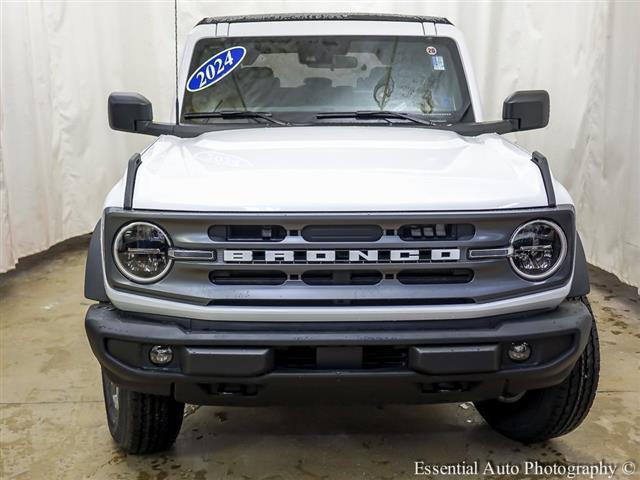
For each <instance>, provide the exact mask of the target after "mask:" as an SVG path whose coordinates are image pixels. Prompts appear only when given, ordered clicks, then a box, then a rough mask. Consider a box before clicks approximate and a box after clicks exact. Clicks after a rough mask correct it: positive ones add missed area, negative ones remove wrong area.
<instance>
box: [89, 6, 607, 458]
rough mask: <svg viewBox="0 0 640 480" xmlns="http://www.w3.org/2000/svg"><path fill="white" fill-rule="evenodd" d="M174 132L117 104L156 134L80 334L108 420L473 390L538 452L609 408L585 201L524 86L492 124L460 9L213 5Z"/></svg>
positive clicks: (146, 436) (115, 220) (164, 420)
mask: <svg viewBox="0 0 640 480" xmlns="http://www.w3.org/2000/svg"><path fill="white" fill-rule="evenodd" d="M179 85H180V89H181V92H182V93H181V95H180V97H179V98H178V99H177V101H176V108H175V112H174V113H175V118H176V121H175V123H170V124H167V123H157V122H154V121H153V115H152V109H151V104H150V103H149V101H148V100H147V99H145V98H144V97H143V96H142V95H139V94H135V93H114V94H112V95H111V96H110V97H109V122H110V125H111V127H112V128H114V129H116V130H123V131H128V132H135V133H142V134H148V135H154V136H157V137H158V138H157V139H156V140H155V141H154V142H153V143H152V144H151V145H150V146H149V147H148V148H147V149H146V150H144V151H143V152H142V153H140V154H135V155H134V156H133V157H132V158H131V160H130V161H129V165H128V168H127V172H126V174H125V175H124V177H123V178H122V180H121V181H120V182H119V183H118V184H117V185H116V186H115V187H114V188H113V190H112V191H111V192H110V193H109V195H108V197H107V199H106V202H105V205H104V212H103V215H102V218H101V220H100V222H99V223H98V225H97V227H96V229H95V232H94V234H93V237H92V240H91V245H90V251H89V257H88V261H87V270H86V284H85V295H86V296H87V297H88V298H90V299H93V300H96V301H97V302H99V303H97V304H96V305H93V306H91V307H90V309H89V311H88V313H87V317H86V329H87V334H88V337H89V340H90V343H91V346H92V348H93V351H94V353H95V355H96V357H97V358H98V360H99V362H100V364H101V365H102V369H103V384H104V394H105V395H104V396H105V404H106V410H107V418H108V423H109V428H110V431H111V433H112V435H113V437H114V438H115V440H116V441H117V442H118V444H119V445H121V446H122V448H124V449H125V450H127V451H129V452H133V453H144V452H151V451H157V450H161V449H165V448H168V447H169V446H170V445H171V444H172V443H173V442H174V441H175V439H176V437H177V435H178V431H179V429H180V425H181V422H182V413H183V407H184V404H185V403H192V404H207V405H227V404H230V405H258V404H269V403H271V404H273V403H276V404H279V403H286V402H302V401H312V402H313V401H315V402H330V401H337V402H375V403H428V402H452V401H456V402H457V401H473V402H475V405H476V407H477V409H478V410H479V412H480V413H481V414H482V416H483V417H484V418H485V419H486V420H487V422H488V423H489V424H490V425H492V426H493V427H494V428H495V429H497V430H498V431H500V432H501V433H503V434H504V435H506V436H508V437H510V438H513V439H517V440H520V441H523V442H533V441H540V440H544V439H548V438H551V437H555V436H558V435H562V434H564V433H566V432H568V431H571V430H572V429H574V428H575V427H576V426H578V425H579V424H580V422H581V421H582V420H583V419H584V417H585V416H586V414H587V412H588V410H589V408H590V406H591V403H592V402H593V399H594V396H595V392H596V386H597V380H598V370H599V356H598V338H597V332H596V326H595V322H594V319H593V315H592V313H591V311H590V308H589V304H588V302H587V300H586V294H587V293H588V291H589V279H588V275H587V268H586V262H585V257H584V252H583V250H582V246H581V243H580V239H579V237H578V234H577V233H576V227H575V211H574V207H573V202H572V200H571V198H570V196H569V194H568V193H567V191H566V190H565V189H564V188H563V187H562V185H560V184H559V183H558V182H557V181H555V180H554V179H553V177H552V175H551V173H550V171H549V167H548V164H547V161H546V159H545V158H544V156H542V155H541V154H539V153H537V152H534V153H533V154H531V153H529V152H526V151H524V150H522V149H521V148H519V147H518V146H516V145H514V144H512V143H511V142H509V141H508V140H506V139H505V138H503V137H502V136H501V134H503V133H506V132H511V131H517V130H528V129H534V128H541V127H544V126H546V124H547V122H548V117H549V96H548V94H547V93H546V92H545V91H539V90H538V91H520V92H516V93H514V94H513V95H511V96H510V97H509V98H507V100H505V102H504V108H503V119H502V120H498V121H485V119H484V117H483V115H482V109H481V106H480V100H479V97H478V89H477V87H476V82H475V78H474V74H473V69H472V67H471V62H470V59H469V55H468V52H467V49H466V48H465V44H464V40H463V38H462V35H461V33H460V32H459V31H458V30H457V29H456V28H455V27H454V26H453V25H451V23H450V22H449V21H447V20H446V19H443V18H432V17H417V16H391V15H368V14H321V15H265V16H247V17H220V18H207V19H204V20H203V21H202V22H200V23H199V24H198V25H197V26H196V27H195V28H194V29H193V30H192V32H191V33H190V34H189V37H188V39H187V43H186V48H185V52H184V55H183V61H182V67H181V69H180V74H179Z"/></svg>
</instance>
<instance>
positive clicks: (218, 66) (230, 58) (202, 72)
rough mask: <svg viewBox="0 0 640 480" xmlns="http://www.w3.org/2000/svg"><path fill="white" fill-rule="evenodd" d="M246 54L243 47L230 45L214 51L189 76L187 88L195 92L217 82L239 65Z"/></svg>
mask: <svg viewBox="0 0 640 480" xmlns="http://www.w3.org/2000/svg"><path fill="white" fill-rule="evenodd" d="M246 54H247V49H246V48H244V47H231V48H227V49H226V50H223V51H221V52H220V53H216V54H215V55H214V56H213V57H211V58H210V59H209V60H207V61H206V62H204V63H203V64H202V65H200V66H199V67H198V68H197V69H196V71H195V72H193V75H191V77H189V80H188V81H187V90H188V91H190V92H197V91H200V90H203V89H205V88H207V87H210V86H211V85H213V84H214V83H216V82H219V81H220V80H222V79H223V78H224V77H226V76H227V75H229V74H230V73H231V72H232V71H233V69H234V68H236V67H237V66H238V65H240V62H242V59H243V58H244V56H245V55H246Z"/></svg>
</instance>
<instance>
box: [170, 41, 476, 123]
mask: <svg viewBox="0 0 640 480" xmlns="http://www.w3.org/2000/svg"><path fill="white" fill-rule="evenodd" d="M216 55H218V57H219V58H220V60H218V59H214V58H213V57H216ZM188 78H189V81H188V82H187V89H185V94H184V98H183V108H182V121H183V122H185V123H190V122H191V123H202V122H207V123H208V122H216V121H223V116H217V117H212V118H208V117H207V118H201V117H197V115H194V114H197V113H203V114H204V113H210V112H263V113H264V112H268V113H272V114H273V115H274V116H278V115H281V114H285V113H302V112H310V113H325V112H357V111H387V112H403V113H410V114H414V115H416V114H417V115H421V116H424V118H427V119H429V120H431V121H433V122H456V121H460V120H461V119H462V118H463V116H464V120H465V121H466V120H468V121H473V112H471V109H470V108H469V105H470V100H469V92H468V90H467V85H466V80H465V78H464V72H463V69H462V63H461V61H460V56H459V54H458V50H457V48H456V45H455V43H454V42H453V40H451V39H448V38H429V37H389V36H385V37H364V36H339V37H334V36H331V37H313V36H308V37H307V36H304V37H276V38H266V37H252V38H207V39H203V40H200V41H199V42H198V43H197V44H196V46H195V49H194V55H193V58H192V59H191V65H190V69H189V77H188ZM465 113H466V114H467V115H466V116H465ZM185 115H186V116H185ZM236 118H238V117H236ZM243 121H247V120H246V118H245V120H243Z"/></svg>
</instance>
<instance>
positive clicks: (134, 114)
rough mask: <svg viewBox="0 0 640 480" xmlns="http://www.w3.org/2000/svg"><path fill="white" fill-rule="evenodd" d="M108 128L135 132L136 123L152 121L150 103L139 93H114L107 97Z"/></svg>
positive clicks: (137, 128)
mask: <svg viewBox="0 0 640 480" xmlns="http://www.w3.org/2000/svg"><path fill="white" fill-rule="evenodd" d="M108 107H109V126H110V127H111V128H113V129H114V130H121V131H124V132H137V131H139V129H140V125H139V124H138V125H137V126H136V124H137V123H138V122H147V123H150V122H152V121H153V108H152V107H151V102H150V101H149V100H147V99H146V98H145V97H144V96H142V95H140V94H139V93H134V92H114V93H112V94H111V95H109V101H108Z"/></svg>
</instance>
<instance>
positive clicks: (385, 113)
mask: <svg viewBox="0 0 640 480" xmlns="http://www.w3.org/2000/svg"><path fill="white" fill-rule="evenodd" d="M316 118H319V119H322V118H382V119H387V118H401V119H403V120H409V121H411V122H413V123H419V124H421V125H428V126H430V127H433V126H436V125H437V124H436V123H434V122H432V121H431V120H427V119H425V118H420V117H416V116H414V115H411V114H410V113H403V112H392V111H389V110H359V111H357V112H323V113H319V114H318V115H316Z"/></svg>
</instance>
